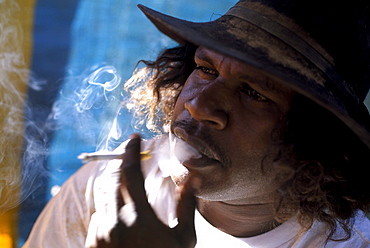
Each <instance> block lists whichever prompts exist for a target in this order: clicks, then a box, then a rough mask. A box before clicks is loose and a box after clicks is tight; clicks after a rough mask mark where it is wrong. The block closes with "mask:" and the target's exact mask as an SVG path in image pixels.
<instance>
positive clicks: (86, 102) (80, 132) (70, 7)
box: [8, 0, 237, 247]
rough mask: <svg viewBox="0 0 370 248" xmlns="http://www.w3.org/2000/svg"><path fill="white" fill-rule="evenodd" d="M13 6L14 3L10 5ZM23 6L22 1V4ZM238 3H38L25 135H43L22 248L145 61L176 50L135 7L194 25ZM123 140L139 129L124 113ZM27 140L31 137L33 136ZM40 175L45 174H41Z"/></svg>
mask: <svg viewBox="0 0 370 248" xmlns="http://www.w3.org/2000/svg"><path fill="white" fill-rule="evenodd" d="M8 1H9V0H8ZM18 2H19V3H20V4H19V7H20V8H22V7H23V6H22V1H18ZM236 2H237V1H236V0H222V1H214V0H213V1H212V0H186V1H182V0H180V1H179V0H104V1H102V0H53V1H50V0H38V1H35V3H34V6H33V10H32V11H33V25H32V27H31V28H32V43H33V46H32V52H31V61H30V62H31V63H30V70H31V72H32V77H31V78H30V83H29V85H30V86H29V87H28V91H27V92H28V93H27V107H29V108H26V111H25V114H26V117H27V118H26V120H32V123H33V124H32V125H31V126H28V125H26V129H25V132H26V136H27V135H28V136H29V137H30V140H32V139H33V137H34V136H40V137H39V138H38V140H39V141H40V142H41V143H42V144H41V147H42V148H40V149H41V152H40V153H39V154H36V155H35V158H33V161H35V160H37V162H36V163H35V164H32V163H30V164H24V165H23V171H24V172H27V173H28V174H27V175H30V177H32V175H34V177H33V178H31V179H30V178H28V180H27V183H24V185H23V194H24V197H25V200H24V201H23V202H22V204H21V207H20V211H19V214H20V215H19V219H18V235H17V236H18V238H17V239H18V242H16V243H17V244H16V246H18V247H20V246H21V245H22V244H23V243H24V241H25V240H26V239H27V237H28V235H29V232H30V230H31V228H32V225H33V223H34V221H35V220H36V218H37V216H38V215H39V213H40V211H41V210H42V208H43V207H44V206H45V204H46V203H47V201H48V200H50V198H51V197H52V193H53V192H56V191H57V190H58V187H60V186H61V185H62V184H63V182H64V181H65V180H66V179H67V178H68V177H69V176H70V175H71V174H72V173H74V172H75V171H76V170H77V169H78V168H79V167H80V166H81V165H82V164H81V162H80V161H79V160H78V159H77V155H78V154H80V153H81V152H90V151H95V150H96V149H97V147H101V146H102V145H103V144H105V137H106V135H107V132H108V130H109V128H110V127H111V124H112V120H113V118H114V116H115V115H116V111H117V108H118V107H119V104H120V102H121V101H122V100H124V99H125V97H126V95H125V93H124V92H123V91H122V88H123V86H122V85H123V84H124V82H125V81H126V80H128V79H129V78H130V76H131V74H132V72H133V70H134V68H135V65H136V63H137V61H138V60H140V59H146V60H148V59H149V60H150V59H154V58H155V57H156V55H157V54H158V52H159V51H160V50H162V49H163V48H166V47H171V46H174V45H176V43H174V42H173V41H171V40H169V39H168V38H166V37H165V36H164V35H162V34H161V33H159V32H158V31H157V30H156V29H155V27H154V26H153V25H152V24H151V23H150V22H149V21H148V20H147V19H146V18H145V17H144V15H143V14H142V13H141V11H140V10H139V9H138V8H137V4H139V3H140V4H144V5H146V6H148V7H151V8H153V9H156V10H158V11H161V12H164V13H167V14H169V15H173V16H176V17H179V18H185V19H188V20H191V21H209V20H213V19H216V18H218V17H219V16H220V15H221V14H223V13H225V12H226V11H227V10H228V8H229V7H231V6H232V5H233V4H234V3H236ZM120 121H121V124H122V131H123V135H122V138H123V139H125V138H127V137H128V135H129V134H131V133H132V132H134V131H135V132H137V131H140V132H141V133H142V134H143V135H144V137H150V136H151V134H150V133H149V132H147V131H146V130H145V128H143V129H140V130H136V129H134V128H133V126H132V118H131V117H130V114H129V113H128V112H127V111H121V112H120ZM28 136H27V137H28ZM35 153H37V151H36V152H35ZM37 170H40V171H37Z"/></svg>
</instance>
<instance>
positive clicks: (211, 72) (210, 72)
mask: <svg viewBox="0 0 370 248" xmlns="http://www.w3.org/2000/svg"><path fill="white" fill-rule="evenodd" d="M195 70H199V71H201V72H202V73H203V74H206V75H211V76H216V77H217V76H218V72H217V71H216V70H213V69H210V68H207V67H204V66H200V65H197V67H195Z"/></svg>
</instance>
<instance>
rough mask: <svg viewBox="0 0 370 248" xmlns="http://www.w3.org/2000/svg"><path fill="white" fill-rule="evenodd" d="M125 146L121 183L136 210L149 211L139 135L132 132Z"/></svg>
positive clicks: (138, 211)
mask: <svg viewBox="0 0 370 248" xmlns="http://www.w3.org/2000/svg"><path fill="white" fill-rule="evenodd" d="M130 138H131V140H130V141H129V143H128V144H127V146H126V152H125V156H124V158H123V162H122V166H121V167H122V173H123V175H122V180H123V182H121V183H122V185H126V188H127V191H128V193H129V194H130V196H131V198H132V200H133V202H134V203H135V208H136V212H137V213H138V216H140V212H142V213H147V212H148V211H151V207H150V205H149V203H148V200H147V197H146V192H145V188H144V177H143V174H142V172H141V163H140V136H139V135H138V134H133V135H131V136H130Z"/></svg>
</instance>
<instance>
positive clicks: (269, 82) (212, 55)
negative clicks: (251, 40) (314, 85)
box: [195, 46, 294, 96]
mask: <svg viewBox="0 0 370 248" xmlns="http://www.w3.org/2000/svg"><path fill="white" fill-rule="evenodd" d="M195 60H196V62H197V61H203V62H205V63H207V64H209V66H212V67H214V68H213V69H216V70H217V71H218V72H219V73H220V74H223V76H232V77H234V78H238V79H240V80H243V81H246V82H248V83H249V84H251V86H253V85H254V86H256V85H258V88H261V89H262V90H264V91H272V92H275V93H277V94H281V95H282V96H291V95H293V94H294V91H293V90H291V89H290V88H289V87H287V86H286V85H284V84H282V83H280V82H278V81H277V80H276V79H275V78H274V77H273V76H270V75H268V74H267V73H266V72H265V71H263V70H260V69H257V68H255V67H253V66H252V65H249V64H247V63H246V62H243V61H240V60H237V59H235V58H232V57H229V56H226V55H223V54H221V53H218V52H216V51H213V50H210V49H208V48H206V47H203V46H200V47H198V48H197V50H196V53H195ZM225 68H226V69H225ZM223 69H225V70H224V71H222V70H223ZM225 74H230V75H225ZM231 74H232V75H231Z"/></svg>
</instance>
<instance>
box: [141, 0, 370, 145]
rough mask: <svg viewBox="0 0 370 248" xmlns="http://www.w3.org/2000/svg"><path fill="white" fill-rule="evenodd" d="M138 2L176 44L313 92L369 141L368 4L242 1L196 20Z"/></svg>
mask: <svg viewBox="0 0 370 248" xmlns="http://www.w3.org/2000/svg"><path fill="white" fill-rule="evenodd" d="M315 2H317V4H315ZM329 2H330V1H329ZM340 2H343V5H340ZM361 2H362V1H361ZM139 8H140V9H141V10H142V11H143V12H144V14H145V15H146V16H147V17H148V18H149V19H150V21H151V22H153V24H154V25H155V26H156V27H157V28H158V29H159V30H160V31H161V32H162V33H164V34H165V35H167V36H169V37H170V38H172V39H174V40H175V41H177V42H179V43H180V44H184V43H186V42H190V43H193V44H195V45H197V46H200V45H201V46H204V47H207V48H208V49H212V50H214V51H217V52H219V53H222V54H224V55H227V56H230V57H233V58H235V59H238V60H240V61H243V62H246V63H248V64H250V65H252V66H254V67H255V68H257V69H259V70H263V71H264V73H267V74H268V75H269V76H270V77H272V78H273V79H274V80H276V81H278V82H280V83H282V84H284V85H287V86H288V87H290V88H291V89H293V90H295V91H296V92H298V93H300V94H302V95H304V96H306V97H308V98H310V99H312V100H313V101H315V102H316V103H318V104H320V105H321V106H323V107H324V108H326V109H328V110H329V111H331V112H332V113H334V114H335V115H336V116H337V117H338V118H339V119H340V120H342V121H343V122H344V123H345V124H346V125H347V126H348V127H349V128H350V129H351V130H352V131H353V132H354V133H355V134H356V135H358V137H360V139H361V140H362V141H363V142H364V143H365V144H366V145H367V146H368V147H369V148H370V116H369V112H368V110H367V108H366V107H365V105H364V103H363V101H364V98H365V96H366V95H367V92H368V91H369V87H370V48H369V43H370V35H369V28H370V24H369V16H368V13H367V14H366V13H365V11H368V9H369V8H368V6H367V9H366V6H361V5H360V4H357V3H356V0H353V1H350V2H348V1H335V4H334V5H333V4H329V3H326V2H325V1H322V0H320V1H318V0H310V1H308V0H299V1H297V0H280V1H274V0H243V1H239V2H238V3H236V4H235V5H234V6H233V7H231V8H230V10H229V11H228V12H227V13H225V14H224V15H223V16H221V17H219V18H218V19H216V20H213V21H209V22H201V23H195V22H190V21H186V20H181V19H178V18H175V17H171V16H168V15H165V14H162V13H159V12H157V11H154V10H152V9H150V8H148V7H145V6H143V5H139Z"/></svg>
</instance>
